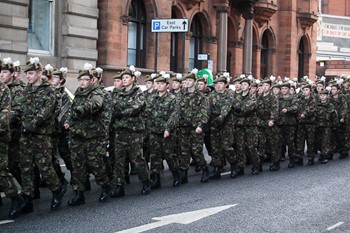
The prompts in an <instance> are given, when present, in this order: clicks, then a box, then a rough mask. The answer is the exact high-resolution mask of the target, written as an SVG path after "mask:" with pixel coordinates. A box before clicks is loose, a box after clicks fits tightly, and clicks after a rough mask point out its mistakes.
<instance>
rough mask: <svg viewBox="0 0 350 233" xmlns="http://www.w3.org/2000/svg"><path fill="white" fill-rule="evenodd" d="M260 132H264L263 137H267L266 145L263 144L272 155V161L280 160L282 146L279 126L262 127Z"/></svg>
mask: <svg viewBox="0 0 350 233" xmlns="http://www.w3.org/2000/svg"><path fill="white" fill-rule="evenodd" d="M260 132H261V133H262V135H261V137H263V138H265V139H266V140H265V145H261V146H262V148H264V150H265V153H266V154H269V155H270V159H271V162H272V163H274V162H279V161H280V159H281V148H282V145H281V139H280V133H279V128H278V127H277V126H276V125H274V126H272V127H269V126H265V127H261V128H260Z"/></svg>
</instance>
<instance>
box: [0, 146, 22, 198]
mask: <svg viewBox="0 0 350 233" xmlns="http://www.w3.org/2000/svg"><path fill="white" fill-rule="evenodd" d="M19 189H20V186H19V184H18V182H17V180H15V178H13V177H12V175H11V173H10V172H9V169H8V143H7V142H0V190H1V191H3V192H4V193H5V195H6V197H8V198H14V197H16V196H17V195H18V193H19Z"/></svg>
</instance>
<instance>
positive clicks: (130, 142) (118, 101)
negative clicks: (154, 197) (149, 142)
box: [112, 86, 150, 186]
mask: <svg viewBox="0 0 350 233" xmlns="http://www.w3.org/2000/svg"><path fill="white" fill-rule="evenodd" d="M144 108H145V98H144V96H143V93H142V91H141V89H140V88H139V87H137V86H134V87H133V88H132V89H131V90H129V91H126V90H125V88H123V89H122V90H121V91H120V92H117V93H116V96H115V97H114V98H113V109H114V112H113V114H114V116H113V119H114V122H112V124H113V127H114V130H115V133H116V134H115V159H116V160H115V164H114V171H113V180H112V185H113V186H123V185H124V184H125V177H124V175H125V163H126V160H127V159H129V161H130V162H131V163H132V164H133V165H134V167H135V170H136V172H137V174H138V177H139V179H140V180H141V181H142V182H144V183H145V182H150V179H149V173H148V170H147V164H146V161H145V158H144V157H143V154H142V145H143V139H144V135H145V123H144V119H143V117H142V115H141V113H142V111H143V110H144Z"/></svg>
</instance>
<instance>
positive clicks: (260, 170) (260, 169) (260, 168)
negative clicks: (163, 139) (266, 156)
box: [259, 161, 263, 172]
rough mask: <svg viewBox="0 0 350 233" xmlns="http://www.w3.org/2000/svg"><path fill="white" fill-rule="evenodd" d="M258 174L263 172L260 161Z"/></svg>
mask: <svg viewBox="0 0 350 233" xmlns="http://www.w3.org/2000/svg"><path fill="white" fill-rule="evenodd" d="M259 172H263V161H260V164H259Z"/></svg>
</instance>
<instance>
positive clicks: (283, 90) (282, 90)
mask: <svg viewBox="0 0 350 233" xmlns="http://www.w3.org/2000/svg"><path fill="white" fill-rule="evenodd" d="M281 92H282V95H288V94H289V88H288V87H282V88H281Z"/></svg>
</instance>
